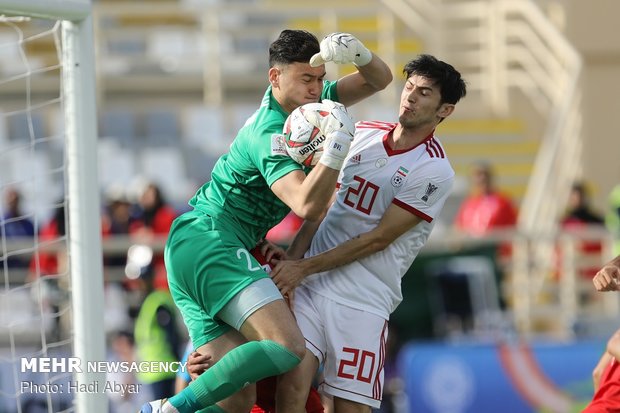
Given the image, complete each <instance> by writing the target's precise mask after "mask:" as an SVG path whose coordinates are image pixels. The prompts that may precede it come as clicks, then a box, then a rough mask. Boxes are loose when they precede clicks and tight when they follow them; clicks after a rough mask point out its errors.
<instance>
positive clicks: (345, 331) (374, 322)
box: [294, 285, 388, 409]
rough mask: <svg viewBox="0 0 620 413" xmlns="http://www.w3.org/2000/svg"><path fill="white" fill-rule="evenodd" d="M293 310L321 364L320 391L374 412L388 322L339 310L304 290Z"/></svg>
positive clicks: (351, 310) (297, 293)
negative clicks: (369, 408) (370, 408)
mask: <svg viewBox="0 0 620 413" xmlns="http://www.w3.org/2000/svg"><path fill="white" fill-rule="evenodd" d="M294 306H295V317H296V318H297V324H299V328H300V329H301V332H302V333H303V335H304V338H305V339H306V347H307V348H308V350H310V351H311V352H312V353H313V354H314V355H315V356H316V357H317V358H318V359H319V363H323V364H324V366H323V373H324V381H323V382H321V383H319V391H320V392H322V393H326V394H328V395H331V396H335V397H340V398H342V399H346V400H352V401H354V402H358V403H361V404H365V405H368V406H371V407H372V408H375V409H376V408H379V407H380V406H381V398H382V396H383V365H384V363H385V350H386V348H385V344H386V341H387V336H388V323H387V321H386V320H385V319H383V318H381V317H379V316H377V315H375V314H371V313H368V312H366V311H362V310H357V309H355V308H351V307H347V306H344V305H341V304H339V303H337V302H335V301H332V300H330V299H328V298H325V297H323V296H321V295H318V294H316V293H313V292H312V291H311V290H309V289H308V288H306V287H305V286H303V285H302V286H299V287H298V288H297V289H296V290H295V300H294Z"/></svg>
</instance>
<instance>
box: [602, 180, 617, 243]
mask: <svg viewBox="0 0 620 413" xmlns="http://www.w3.org/2000/svg"><path fill="white" fill-rule="evenodd" d="M605 225H607V229H608V230H609V231H610V232H611V235H612V236H613V238H614V251H613V252H614V254H615V255H618V254H620V184H619V185H616V186H615V187H614V188H613V189H612V190H611V192H610V194H609V203H608V210H607V214H606V215H605Z"/></svg>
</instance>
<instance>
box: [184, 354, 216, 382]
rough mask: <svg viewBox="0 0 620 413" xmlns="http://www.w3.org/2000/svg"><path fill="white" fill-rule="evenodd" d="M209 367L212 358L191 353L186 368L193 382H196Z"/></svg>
mask: <svg viewBox="0 0 620 413" xmlns="http://www.w3.org/2000/svg"><path fill="white" fill-rule="evenodd" d="M209 367H211V356H209V355H206V354H200V353H199V352H197V351H193V352H191V353H190V355H189V357H187V366H186V368H187V372H188V373H189V375H190V377H191V378H192V380H196V378H197V377H198V376H200V375H201V374H202V373H204V372H205V371H206V370H207V369H208V368H209Z"/></svg>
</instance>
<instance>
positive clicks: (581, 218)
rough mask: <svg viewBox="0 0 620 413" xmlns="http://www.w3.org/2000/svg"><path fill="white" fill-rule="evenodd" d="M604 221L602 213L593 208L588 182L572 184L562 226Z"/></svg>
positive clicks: (579, 225) (578, 225) (601, 222)
mask: <svg viewBox="0 0 620 413" xmlns="http://www.w3.org/2000/svg"><path fill="white" fill-rule="evenodd" d="M603 222H604V220H603V217H602V215H601V214H599V213H598V212H596V211H594V210H593V209H592V206H591V204H590V194H589V193H588V188H587V186H586V184H585V183H583V182H575V183H574V184H573V185H572V186H571V191H570V196H569V198H568V208H567V209H566V213H565V214H564V217H563V218H562V222H561V223H562V226H563V227H565V228H567V227H571V226H572V225H576V226H577V227H581V226H583V225H584V224H585V225H587V224H603Z"/></svg>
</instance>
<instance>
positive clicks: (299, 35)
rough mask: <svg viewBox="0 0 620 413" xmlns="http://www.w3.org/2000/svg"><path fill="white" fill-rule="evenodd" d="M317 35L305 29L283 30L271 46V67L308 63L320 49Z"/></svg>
mask: <svg viewBox="0 0 620 413" xmlns="http://www.w3.org/2000/svg"><path fill="white" fill-rule="evenodd" d="M320 50H321V49H320V46H319V41H318V39H317V38H316V36H315V35H313V34H312V33H310V32H307V31H305V30H288V29H287V30H283V31H282V32H281V33H280V36H278V38H277V39H276V40H275V41H274V42H273V43H271V45H270V46H269V67H274V66H275V65H278V64H285V65H288V64H291V63H295V62H298V63H308V62H309V61H310V58H311V57H312V56H313V55H314V54H315V53H318V52H319V51H320Z"/></svg>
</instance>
